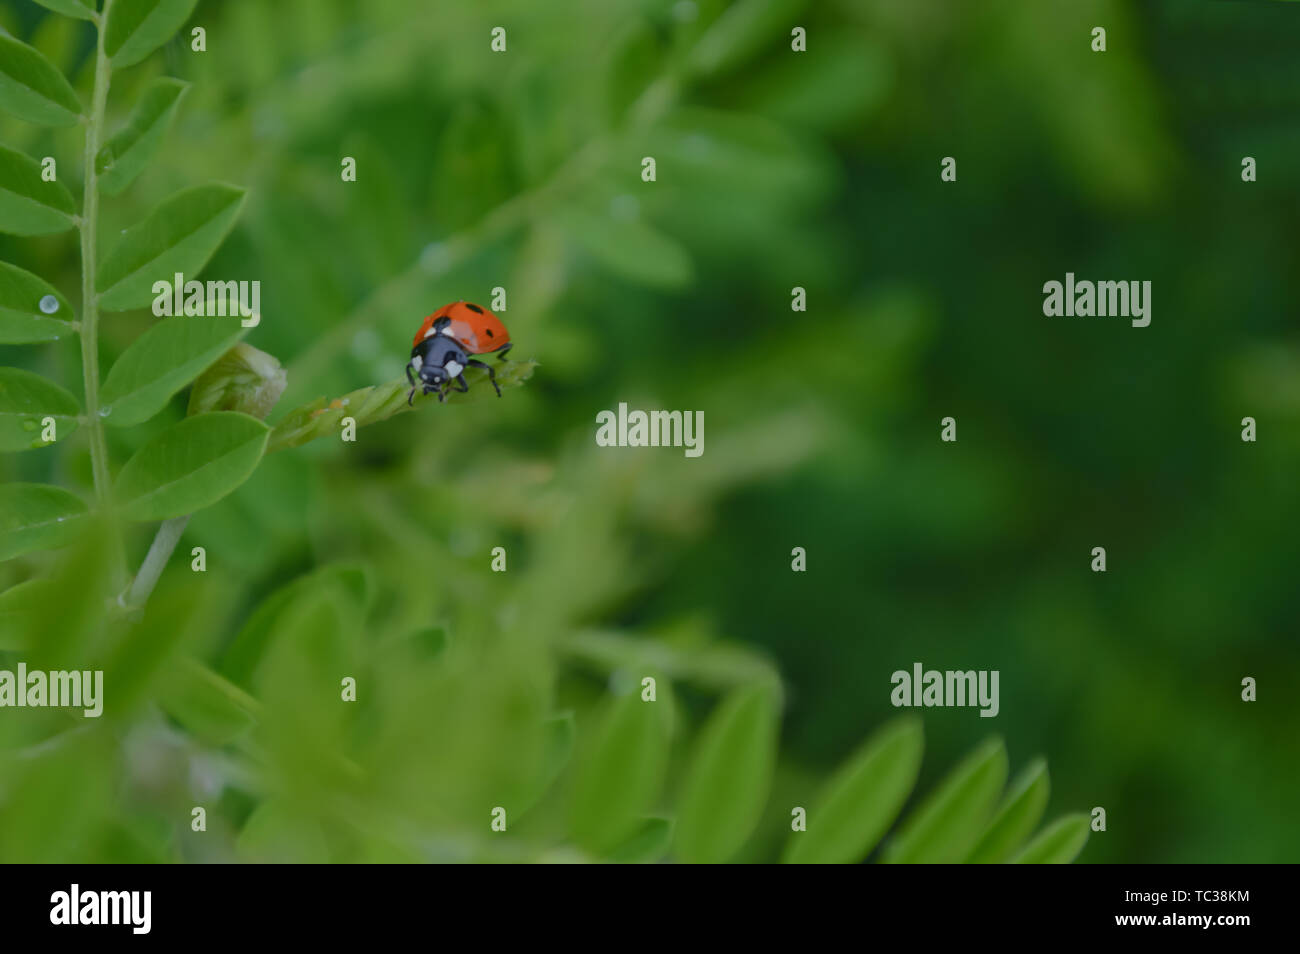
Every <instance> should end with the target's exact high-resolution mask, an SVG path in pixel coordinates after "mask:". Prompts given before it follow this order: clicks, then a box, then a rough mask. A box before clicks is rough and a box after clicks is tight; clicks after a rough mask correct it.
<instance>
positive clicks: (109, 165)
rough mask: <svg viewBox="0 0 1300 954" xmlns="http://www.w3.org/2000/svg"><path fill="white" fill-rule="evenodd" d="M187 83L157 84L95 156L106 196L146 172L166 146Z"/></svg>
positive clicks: (163, 79)
mask: <svg viewBox="0 0 1300 954" xmlns="http://www.w3.org/2000/svg"><path fill="white" fill-rule="evenodd" d="M187 89H189V84H188V83H182V82H181V81H180V80H176V79H171V78H170V77H166V76H164V77H160V78H159V79H156V80H154V81H153V82H152V83H150V84H149V85H148V86H147V87H145V90H144V92H143V93H142V94H141V96H140V101H139V102H138V103H136V106H135V109H133V110H131V115H130V117H129V118H128V119H127V121H126V125H125V126H123V127H122V128H121V129H119V130H118V131H117V132H116V133H115V134H114V135H113V138H111V139H110V140H109V141H108V142H106V143H105V144H104V146H103V147H102V148H101V149H100V150H99V154H98V155H97V156H95V172H96V173H97V174H98V175H99V187H100V189H101V190H102V191H103V192H104V194H105V195H117V194H118V193H120V192H121V191H122V190H123V189H125V188H126V187H127V186H129V185H130V184H131V183H132V182H134V181H135V177H136V176H138V175H139V174H140V173H141V172H143V171H144V169H145V167H146V166H147V165H148V164H149V162H150V161H151V160H152V159H153V157H154V156H155V155H156V154H157V152H158V150H159V148H161V146H162V143H163V137H164V136H165V135H166V133H167V130H168V128H169V127H170V126H171V124H172V120H173V119H174V118H175V116H176V110H177V109H178V108H179V106H180V102H181V98H182V97H184V95H185V91H186V90H187Z"/></svg>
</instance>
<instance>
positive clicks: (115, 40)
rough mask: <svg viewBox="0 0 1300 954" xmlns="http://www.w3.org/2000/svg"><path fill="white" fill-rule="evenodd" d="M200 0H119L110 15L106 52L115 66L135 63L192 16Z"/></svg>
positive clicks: (105, 45)
mask: <svg viewBox="0 0 1300 954" xmlns="http://www.w3.org/2000/svg"><path fill="white" fill-rule="evenodd" d="M196 3H198V0H117V2H116V3H114V4H113V10H112V12H111V13H110V14H109V16H108V28H107V30H106V31H105V33H104V52H105V53H107V54H108V55H109V57H110V58H111V59H112V60H113V68H114V69H121V68H123V67H125V66H134V65H135V64H136V63H139V62H140V61H141V60H143V59H144V58H145V57H146V56H148V55H149V54H150V53H152V52H153V51H154V50H156V49H158V47H160V46H162V45H163V44H164V43H166V42H167V41H168V40H169V39H171V36H172V34H173V33H175V32H176V31H177V30H179V29H180V28H181V25H182V24H184V23H185V21H186V20H188V19H189V18H190V14H191V13H193V12H194V5H195V4H196Z"/></svg>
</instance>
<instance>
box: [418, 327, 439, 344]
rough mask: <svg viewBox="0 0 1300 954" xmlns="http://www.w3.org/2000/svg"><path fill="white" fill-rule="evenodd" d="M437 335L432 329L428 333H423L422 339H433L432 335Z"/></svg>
mask: <svg viewBox="0 0 1300 954" xmlns="http://www.w3.org/2000/svg"><path fill="white" fill-rule="evenodd" d="M437 333H438V332H436V331H434V330H433V329H432V328H430V329H429V330H428V331H426V332H425V333H424V337H425V338H432V337H433V336H434V335H436V334H437ZM420 340H421V341H423V340H424V338H421V339H420Z"/></svg>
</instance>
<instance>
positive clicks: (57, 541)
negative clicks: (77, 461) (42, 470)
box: [0, 484, 89, 560]
mask: <svg viewBox="0 0 1300 954" xmlns="http://www.w3.org/2000/svg"><path fill="white" fill-rule="evenodd" d="M88 514H89V510H88V508H87V507H86V505H85V503H84V502H83V501H82V500H81V498H80V497H77V496H76V495H75V494H71V493H69V492H68V491H66V490H64V489H63V488H62V487H52V486H50V485H49V484H0V560H8V559H10V558H11V557H16V556H18V555H19V554H22V553H28V552H30V551H32V550H51V549H53V548H55V547H61V546H66V545H67V544H69V543H71V542H72V541H74V540H76V539H77V536H78V534H79V533H80V532H81V528H82V526H83V525H84V524H85V521H86V519H87V516H88Z"/></svg>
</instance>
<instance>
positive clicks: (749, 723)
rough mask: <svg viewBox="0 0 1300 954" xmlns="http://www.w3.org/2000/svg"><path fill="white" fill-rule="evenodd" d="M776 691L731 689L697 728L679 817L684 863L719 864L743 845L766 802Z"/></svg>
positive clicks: (774, 736)
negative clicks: (697, 735)
mask: <svg viewBox="0 0 1300 954" xmlns="http://www.w3.org/2000/svg"><path fill="white" fill-rule="evenodd" d="M778 722H779V717H778V711H777V700H776V694H775V692H774V691H773V689H772V687H770V686H752V687H745V688H741V689H736V690H734V691H733V692H732V693H731V694H730V695H729V696H727V698H726V699H725V700H724V701H723V702H722V703H720V704H719V705H718V707H717V710H716V711H715V712H714V713H713V715H712V716H710V718H709V721H708V722H707V723H706V724H705V726H704V728H703V729H702V730H701V731H700V735H699V739H698V741H697V742H696V743H695V751H694V754H693V755H692V758H691V762H690V765H689V767H688V768H687V770H686V778H685V781H684V782H683V784H682V798H681V805H680V808H679V811H678V816H677V854H678V856H679V857H680V858H681V860H682V861H686V862H692V863H699V864H718V863H721V862H724V861H727V860H728V859H729V858H731V856H732V855H734V854H735V853H736V852H737V851H738V850H739V849H740V847H741V845H743V844H744V842H745V839H746V838H747V837H749V833H750V832H751V831H753V830H754V826H755V825H757V824H758V820H759V818H760V817H761V816H762V813H763V806H764V805H765V804H766V803H767V793H768V789H769V787H770V786H771V783H772V771H773V768H774V766H775V764H776V744H777V726H778Z"/></svg>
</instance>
